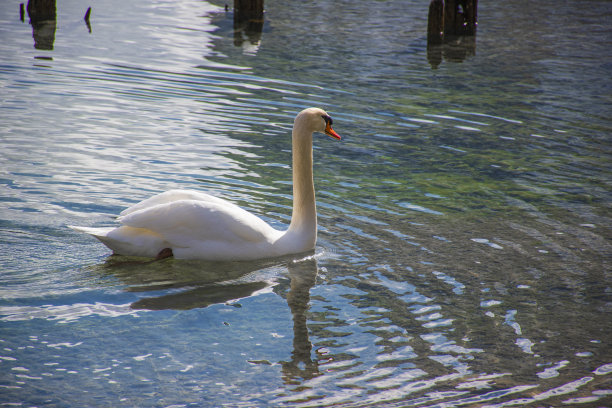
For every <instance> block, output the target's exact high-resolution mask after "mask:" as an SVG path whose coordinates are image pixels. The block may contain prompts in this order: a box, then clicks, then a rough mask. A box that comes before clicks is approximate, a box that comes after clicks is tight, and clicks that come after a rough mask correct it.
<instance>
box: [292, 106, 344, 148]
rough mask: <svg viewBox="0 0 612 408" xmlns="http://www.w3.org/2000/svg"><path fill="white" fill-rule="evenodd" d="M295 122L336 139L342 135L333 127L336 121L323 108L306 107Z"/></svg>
mask: <svg viewBox="0 0 612 408" xmlns="http://www.w3.org/2000/svg"><path fill="white" fill-rule="evenodd" d="M295 123H296V125H297V124H298V123H299V124H300V125H302V126H305V127H307V128H308V129H309V130H311V131H312V132H321V133H325V134H326V135H327V136H329V137H332V138H334V139H337V140H340V139H341V137H340V135H339V134H338V133H336V131H335V130H334V129H333V128H332V124H333V123H334V121H333V120H332V118H331V116H329V115H328V114H327V112H325V111H324V110H323V109H319V108H308V109H304V110H303V111H301V112H300V113H299V114H298V115H297V116H296V118H295Z"/></svg>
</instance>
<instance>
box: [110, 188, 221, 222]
mask: <svg viewBox="0 0 612 408" xmlns="http://www.w3.org/2000/svg"><path fill="white" fill-rule="evenodd" d="M180 200H197V201H206V202H212V203H217V204H221V205H223V203H228V202H227V201H225V200H223V199H221V198H218V197H215V196H212V195H210V194H206V193H201V192H199V191H192V190H170V191H166V192H164V193H161V194H157V195H154V196H153V197H151V198H147V199H146V200H143V201H141V202H139V203H136V204H134V205H132V206H131V207H129V208H126V209H125V210H123V211H121V214H120V215H121V216H126V215H128V214H131V213H133V212H136V211H140V210H142V209H145V208H150V207H155V206H156V205H159V204H166V203H172V202H174V201H180ZM229 204H231V203H229ZM232 205H233V204H232Z"/></svg>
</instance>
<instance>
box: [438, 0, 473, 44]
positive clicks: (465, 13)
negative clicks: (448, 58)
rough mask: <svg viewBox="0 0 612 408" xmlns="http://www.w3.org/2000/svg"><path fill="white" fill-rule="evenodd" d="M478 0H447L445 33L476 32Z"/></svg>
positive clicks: (465, 33)
mask: <svg viewBox="0 0 612 408" xmlns="http://www.w3.org/2000/svg"><path fill="white" fill-rule="evenodd" d="M477 8H478V0H446V1H445V2H444V34H445V35H474V34H476V27H477V25H478V21H477Z"/></svg>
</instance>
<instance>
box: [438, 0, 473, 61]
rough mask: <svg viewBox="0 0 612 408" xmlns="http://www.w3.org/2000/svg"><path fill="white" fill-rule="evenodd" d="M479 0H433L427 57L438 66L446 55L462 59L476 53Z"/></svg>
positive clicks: (447, 57) (451, 59) (457, 59)
mask: <svg viewBox="0 0 612 408" xmlns="http://www.w3.org/2000/svg"><path fill="white" fill-rule="evenodd" d="M477 7H478V0H431V3H429V15H428V18H427V59H428V61H429V63H430V64H431V66H432V67H433V68H437V67H438V65H440V63H441V62H442V59H443V57H444V58H445V59H447V60H449V61H454V62H460V61H463V60H464V59H465V58H467V57H468V56H470V55H474V54H475V53H476V41H475V38H476V37H475V35H476V28H477V26H478V13H477Z"/></svg>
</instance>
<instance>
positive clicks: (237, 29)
mask: <svg viewBox="0 0 612 408" xmlns="http://www.w3.org/2000/svg"><path fill="white" fill-rule="evenodd" d="M263 24H264V0H234V45H236V46H237V47H239V46H241V45H242V43H243V41H244V38H243V36H242V34H243V33H244V34H246V36H247V37H248V38H249V41H250V42H251V43H253V44H256V43H258V42H259V40H260V39H261V32H262V31H263Z"/></svg>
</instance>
